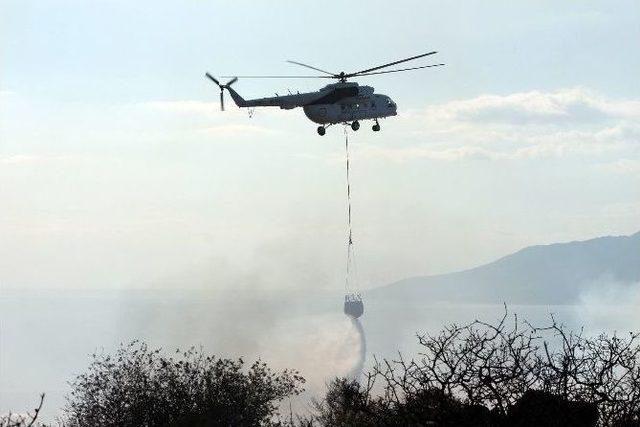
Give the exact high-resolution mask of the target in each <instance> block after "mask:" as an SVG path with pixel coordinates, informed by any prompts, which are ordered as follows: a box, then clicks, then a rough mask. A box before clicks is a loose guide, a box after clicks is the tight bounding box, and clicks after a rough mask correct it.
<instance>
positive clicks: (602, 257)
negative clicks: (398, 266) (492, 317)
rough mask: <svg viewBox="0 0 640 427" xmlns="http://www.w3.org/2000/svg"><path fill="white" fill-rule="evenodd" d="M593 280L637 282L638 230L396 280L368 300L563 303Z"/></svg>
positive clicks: (639, 258)
mask: <svg viewBox="0 0 640 427" xmlns="http://www.w3.org/2000/svg"><path fill="white" fill-rule="evenodd" d="M598 282H616V283H634V282H640V232H638V233H636V234H633V235H631V236H608V237H599V238H595V239H590V240H585V241H575V242H569V243H555V244H550V245H539V246H530V247H527V248H524V249H522V250H520V251H518V252H516V253H514V254H511V255H507V256H505V257H503V258H500V259H498V260H497V261H494V262H492V263H489V264H486V265H482V266H479V267H476V268H472V269H470V270H464V271H460V272H456V273H450V274H441V275H436V276H423V277H412V278H408V279H404V280H400V281H398V282H395V283H391V284H389V285H386V286H383V287H380V288H376V289H373V290H371V291H369V292H368V293H367V294H368V295H367V298H371V299H378V298H383V299H396V300H397V299H430V300H442V301H468V302H482V303H484V302H487V303H489V302H507V303H515V304H564V303H571V302H575V301H576V300H577V299H578V298H579V296H580V293H581V292H582V291H583V290H584V289H585V288H586V287H588V286H598Z"/></svg>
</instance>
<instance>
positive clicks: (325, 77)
mask: <svg viewBox="0 0 640 427" xmlns="http://www.w3.org/2000/svg"><path fill="white" fill-rule="evenodd" d="M220 77H221V78H225V79H230V78H232V77H238V78H240V79H337V78H338V77H336V76H220Z"/></svg>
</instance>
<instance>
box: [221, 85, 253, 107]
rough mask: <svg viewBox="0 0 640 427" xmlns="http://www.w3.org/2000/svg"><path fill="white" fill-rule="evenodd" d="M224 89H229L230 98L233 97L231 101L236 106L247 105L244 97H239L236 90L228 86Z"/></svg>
mask: <svg viewBox="0 0 640 427" xmlns="http://www.w3.org/2000/svg"><path fill="white" fill-rule="evenodd" d="M226 89H227V90H228V91H229V94H230V95H231V98H232V99H233V102H235V103H236V105H237V106H238V107H247V106H248V104H247V101H245V99H244V98H243V97H241V96H240V94H239V93H238V92H236V91H235V90H233V89H231V88H230V87H229V86H227V87H226Z"/></svg>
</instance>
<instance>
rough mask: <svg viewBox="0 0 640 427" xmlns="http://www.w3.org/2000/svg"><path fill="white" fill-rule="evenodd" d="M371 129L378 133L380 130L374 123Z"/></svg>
mask: <svg viewBox="0 0 640 427" xmlns="http://www.w3.org/2000/svg"><path fill="white" fill-rule="evenodd" d="M371 129H373V131H374V132H378V131H379V130H380V125H379V124H377V123H376V124H375V125H373V127H372V128H371Z"/></svg>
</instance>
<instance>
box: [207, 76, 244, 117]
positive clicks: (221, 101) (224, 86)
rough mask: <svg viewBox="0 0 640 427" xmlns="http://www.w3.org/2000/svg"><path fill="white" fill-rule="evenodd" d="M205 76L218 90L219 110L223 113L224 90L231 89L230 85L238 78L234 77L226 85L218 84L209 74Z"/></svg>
mask: <svg viewBox="0 0 640 427" xmlns="http://www.w3.org/2000/svg"><path fill="white" fill-rule="evenodd" d="M205 76H207V77H208V78H209V79H210V80H212V81H213V82H214V83H215V84H216V85H218V87H219V88H220V110H221V111H224V90H225V89H228V88H229V87H231V85H232V84H234V83H235V82H236V81H238V78H237V77H234V78H232V79H231V80H229V81H228V82H227V83H226V84H220V82H219V81H218V80H217V79H216V78H215V77H213V76H212V75H211V74H209V73H206V74H205Z"/></svg>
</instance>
